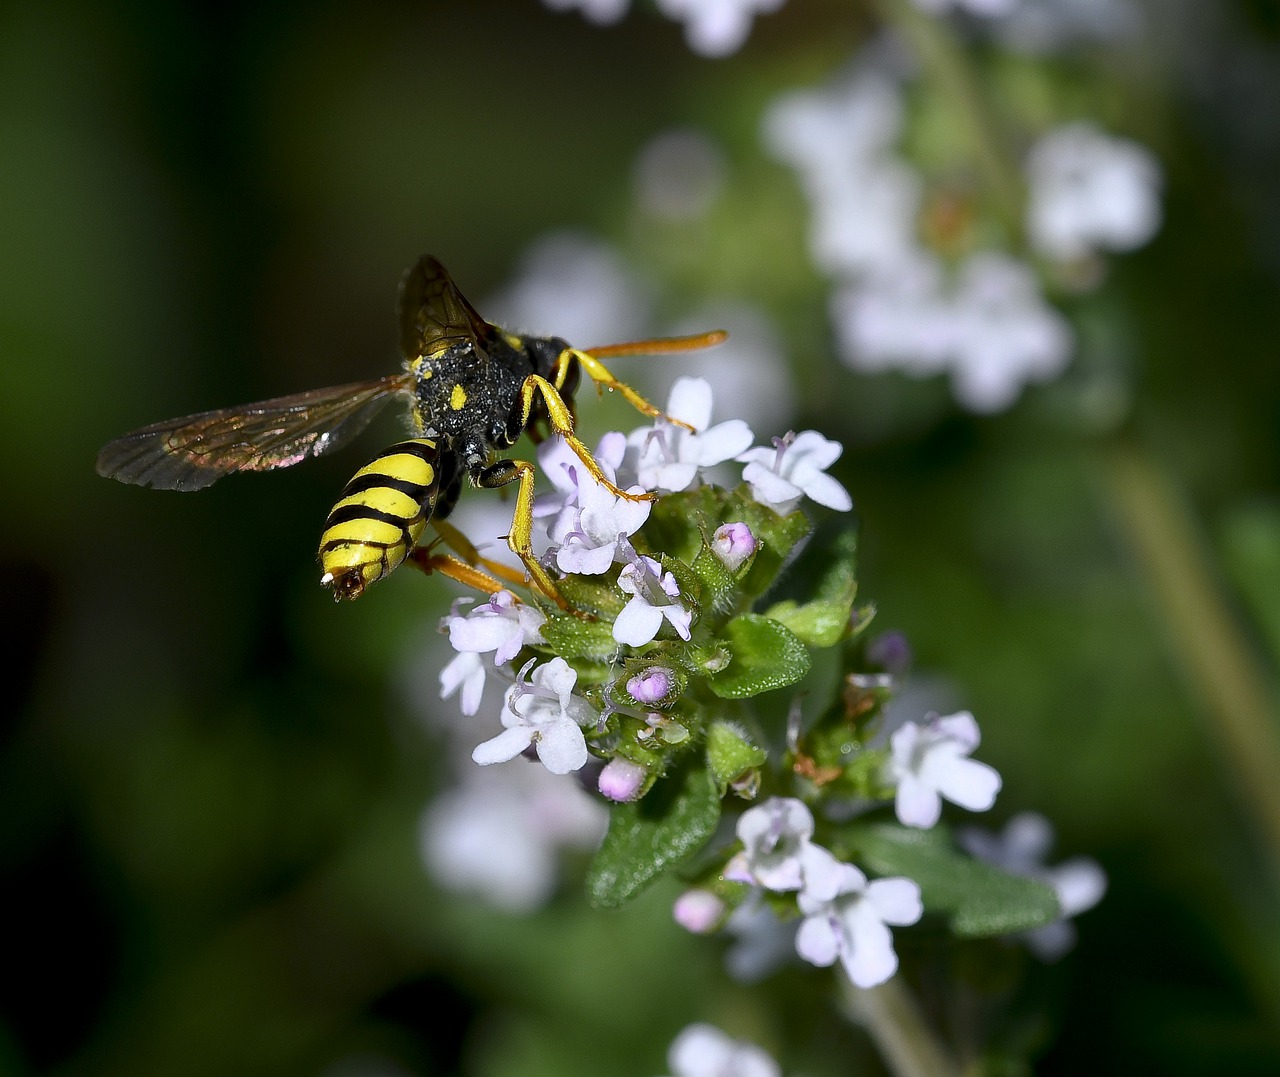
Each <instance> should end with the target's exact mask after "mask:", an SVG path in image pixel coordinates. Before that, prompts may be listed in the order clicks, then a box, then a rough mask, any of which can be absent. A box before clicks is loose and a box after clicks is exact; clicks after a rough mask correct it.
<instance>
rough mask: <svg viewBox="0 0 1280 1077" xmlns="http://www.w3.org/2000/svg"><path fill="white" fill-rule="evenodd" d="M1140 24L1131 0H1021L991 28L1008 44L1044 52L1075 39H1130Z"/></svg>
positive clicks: (1136, 10) (1138, 12)
mask: <svg viewBox="0 0 1280 1077" xmlns="http://www.w3.org/2000/svg"><path fill="white" fill-rule="evenodd" d="M1142 24H1143V20H1142V13H1141V11H1140V10H1139V9H1138V8H1137V7H1136V6H1135V5H1134V4H1133V3H1132V2H1131V0H1022V2H1021V3H1019V4H1018V5H1017V6H1016V7H1015V8H1014V9H1013V11H1011V12H1010V13H1009V16H1008V17H1007V18H1004V19H1001V20H999V21H998V22H996V23H994V24H993V25H992V27H991V29H992V32H993V33H994V34H995V36H996V37H998V38H999V39H1000V41H1001V42H1003V43H1004V44H1005V45H1007V46H1009V47H1010V48H1013V49H1018V50H1020V51H1022V52H1029V53H1047V52H1056V51H1059V50H1061V49H1064V48H1067V47H1069V46H1071V45H1074V44H1076V43H1084V42H1091V41H1100V42H1115V41H1122V40H1126V39H1131V38H1133V37H1134V36H1135V35H1136V34H1137V33H1138V32H1139V31H1140V30H1141V29H1142Z"/></svg>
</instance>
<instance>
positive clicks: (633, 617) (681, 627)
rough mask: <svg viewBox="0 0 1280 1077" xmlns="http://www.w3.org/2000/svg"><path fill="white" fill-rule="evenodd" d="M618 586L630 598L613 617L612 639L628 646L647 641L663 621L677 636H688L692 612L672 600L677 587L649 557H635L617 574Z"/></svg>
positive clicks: (678, 593)
mask: <svg viewBox="0 0 1280 1077" xmlns="http://www.w3.org/2000/svg"><path fill="white" fill-rule="evenodd" d="M618 586H619V587H620V588H621V589H622V591H623V593H624V594H628V595H631V600H630V601H629V602H628V603H627V604H626V606H624V607H623V609H622V612H621V613H619V614H618V616H617V617H616V618H615V619H614V622H613V638H614V639H616V640H617V641H618V642H619V643H625V644H627V645H628V646H630V647H639V646H642V645H643V644H645V643H649V642H650V641H651V640H652V639H653V637H654V636H656V635H657V634H658V629H660V628H661V627H662V622H663V620H664V619H665V620H667V621H668V622H669V623H670V624H671V627H672V628H674V629H675V630H676V634H677V635H678V636H679V637H680V638H681V639H688V638H689V626H690V624H691V623H692V621H693V613H692V611H690V610H687V609H685V607H684V606H682V605H681V604H680V603H679V602H677V601H676V599H678V598H679V597H680V587H679V585H678V584H677V583H676V578H675V576H673V575H672V574H671V573H670V572H666V573H664V572H663V571H662V566H661V565H660V564H659V563H658V562H657V561H655V560H654V559H653V558H652V557H637V558H636V559H635V561H633V562H632V563H631V564H629V565H627V566H626V568H624V569H623V570H622V572H621V573H620V574H619V576H618Z"/></svg>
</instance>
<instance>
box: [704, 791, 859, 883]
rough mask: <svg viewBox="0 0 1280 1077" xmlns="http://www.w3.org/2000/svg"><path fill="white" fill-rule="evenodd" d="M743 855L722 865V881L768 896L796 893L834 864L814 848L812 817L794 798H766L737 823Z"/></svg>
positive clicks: (827, 853) (826, 854)
mask: <svg viewBox="0 0 1280 1077" xmlns="http://www.w3.org/2000/svg"><path fill="white" fill-rule="evenodd" d="M737 832H738V840H739V841H741V842H742V845H743V849H742V852H740V853H738V854H737V855H736V856H734V857H733V859H731V860H730V861H729V863H728V864H727V865H725V869H724V877H725V878H726V879H731V880H733V881H735V882H747V883H753V884H755V885H756V886H763V887H764V888H765V889H766V890H775V891H780V892H781V891H787V890H799V889H800V888H801V887H804V886H809V885H812V884H813V882H814V881H815V880H816V879H821V878H822V877H824V876H825V875H826V874H827V872H828V870H829V868H830V866H831V865H832V864H833V863H835V858H834V857H832V855H831V854H830V853H829V852H827V850H826V849H824V848H822V846H820V845H814V844H813V842H812V841H811V840H810V839H811V838H812V837H813V814H812V813H811V812H810V811H809V809H808V808H807V807H805V805H804V802H803V801H801V800H797V799H796V798H795V797H770V798H769V799H768V800H766V801H765V802H764V803H763V804H758V805H756V807H754V808H749V809H748V810H747V811H744V812H743V813H742V815H741V816H739V818H738V829H737Z"/></svg>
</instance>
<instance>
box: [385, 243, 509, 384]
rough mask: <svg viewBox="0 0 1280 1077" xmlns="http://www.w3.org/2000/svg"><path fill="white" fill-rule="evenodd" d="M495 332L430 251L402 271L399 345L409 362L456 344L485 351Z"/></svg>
mask: <svg viewBox="0 0 1280 1077" xmlns="http://www.w3.org/2000/svg"><path fill="white" fill-rule="evenodd" d="M496 333H497V330H496V329H495V328H494V327H493V326H492V325H490V324H489V323H488V322H486V321H485V320H484V319H483V318H481V317H480V315H479V314H477V313H476V309H475V307H473V306H472V305H471V304H470V303H468V302H467V300H466V297H465V296H464V295H463V294H462V293H461V292H460V291H458V286H457V285H456V284H454V283H453V278H452V277H450V276H449V272H448V270H446V269H445V268H444V266H442V265H441V264H440V263H439V262H437V261H436V260H435V259H434V258H432V257H431V256H430V255H424V256H423V257H421V258H419V259H418V261H417V263H416V264H415V265H414V267H413V268H412V269H410V270H409V272H408V273H406V274H405V276H404V280H403V281H402V282H401V284H400V349H401V351H403V353H404V357H405V358H406V359H408V360H409V361H410V362H412V361H413V360H414V359H417V358H418V356H420V355H427V356H431V355H435V354H437V353H438V352H440V351H443V350H444V349H445V348H448V347H452V346H453V345H457V344H468V343H469V344H472V345H473V346H475V347H476V348H477V349H478V350H479V351H480V352H485V351H487V350H488V345H489V342H490V341H491V340H492V339H493V338H494V336H495V334H496Z"/></svg>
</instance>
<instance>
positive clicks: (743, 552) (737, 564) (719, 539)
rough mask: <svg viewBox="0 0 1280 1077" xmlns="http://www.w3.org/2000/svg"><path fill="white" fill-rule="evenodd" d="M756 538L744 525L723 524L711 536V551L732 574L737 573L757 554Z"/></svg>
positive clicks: (757, 544)
mask: <svg viewBox="0 0 1280 1077" xmlns="http://www.w3.org/2000/svg"><path fill="white" fill-rule="evenodd" d="M757 546H759V543H758V542H756V537H755V535H753V534H752V533H751V528H749V527H748V526H747V525H746V524H744V523H740V522H739V523H731V524H723V525H722V526H720V527H717V528H716V533H715V534H714V535H712V536H711V549H712V551H713V552H714V553H715V555H716V556H717V557H718V558H720V560H721V561H723V562H724V567H725V568H727V569H728V570H729V571H730V572H737V571H738V569H739V568H741V567H742V564H743V562H745V561H746V559H747V558H748V557H750V556H751V555H752V554H753V553H755V552H756V547H757Z"/></svg>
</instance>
